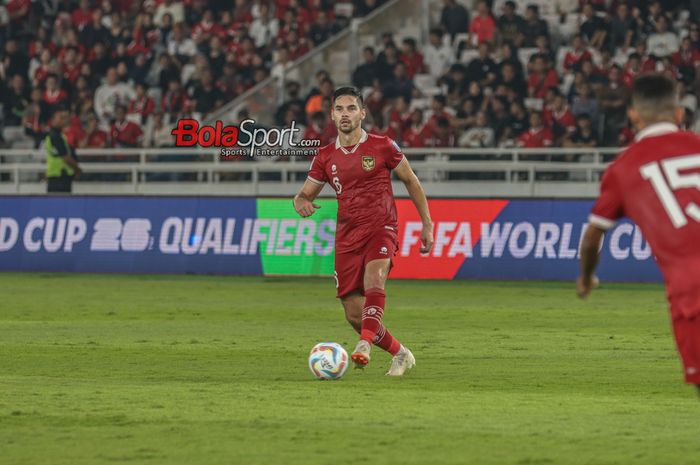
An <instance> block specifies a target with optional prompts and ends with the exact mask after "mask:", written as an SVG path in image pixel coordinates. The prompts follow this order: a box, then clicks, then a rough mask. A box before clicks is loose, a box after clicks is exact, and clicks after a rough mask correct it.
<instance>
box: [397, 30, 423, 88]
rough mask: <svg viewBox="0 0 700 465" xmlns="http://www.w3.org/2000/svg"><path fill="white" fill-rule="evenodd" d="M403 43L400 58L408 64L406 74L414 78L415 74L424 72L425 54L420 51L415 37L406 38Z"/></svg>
mask: <svg viewBox="0 0 700 465" xmlns="http://www.w3.org/2000/svg"><path fill="white" fill-rule="evenodd" d="M401 45H402V53H401V56H400V57H399V60H401V61H402V62H403V63H404V64H405V65H406V74H408V76H409V77H410V78H411V79H413V76H415V75H416V74H417V73H422V72H423V70H424V68H425V66H424V65H423V55H421V53H420V52H418V49H417V48H416V40H415V39H412V38H408V39H404V40H403V42H402V43H401Z"/></svg>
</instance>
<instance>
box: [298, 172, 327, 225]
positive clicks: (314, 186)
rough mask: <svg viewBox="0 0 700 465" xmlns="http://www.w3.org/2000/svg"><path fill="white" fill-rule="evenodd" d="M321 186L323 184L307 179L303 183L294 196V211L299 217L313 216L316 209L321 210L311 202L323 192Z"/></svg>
mask: <svg viewBox="0 0 700 465" xmlns="http://www.w3.org/2000/svg"><path fill="white" fill-rule="evenodd" d="M323 186H324V184H320V183H317V182H314V181H311V180H309V179H307V180H306V181H305V182H304V185H303V186H302V187H301V190H300V191H299V193H298V194H297V195H295V196H294V210H296V212H297V213H298V214H299V215H300V216H302V217H304V218H306V217H307V216H311V215H313V214H314V212H315V211H316V209H318V208H321V206H320V205H316V204H315V203H313V202H314V200H315V199H316V197H318V194H320V193H321V191H322V190H323Z"/></svg>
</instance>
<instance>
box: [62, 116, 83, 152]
mask: <svg viewBox="0 0 700 465" xmlns="http://www.w3.org/2000/svg"><path fill="white" fill-rule="evenodd" d="M69 121H70V123H69V124H68V126H66V127H65V128H63V134H65V136H66V139H67V140H68V145H70V146H71V147H73V148H75V147H77V146H78V141H79V140H80V138H81V137H83V125H82V123H81V121H80V117H79V116H78V115H71V116H70V118H69Z"/></svg>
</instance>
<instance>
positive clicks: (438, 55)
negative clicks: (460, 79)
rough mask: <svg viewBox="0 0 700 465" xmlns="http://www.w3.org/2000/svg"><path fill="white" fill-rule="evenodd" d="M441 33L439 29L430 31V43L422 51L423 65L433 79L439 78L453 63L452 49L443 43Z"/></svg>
mask: <svg viewBox="0 0 700 465" xmlns="http://www.w3.org/2000/svg"><path fill="white" fill-rule="evenodd" d="M442 36H443V32H442V30H441V29H437V28H436V29H433V30H431V31H430V43H429V44H428V45H427V46H426V47H425V49H424V50H423V57H424V60H425V64H426V65H427V66H428V72H429V73H430V75H431V76H433V77H434V78H436V79H437V78H439V77H441V76H442V75H443V74H445V73H446V72H447V69H448V68H449V66H450V65H451V64H452V63H453V62H454V56H453V55H454V54H453V52H452V47H450V46H449V45H447V44H445V43H443V41H442Z"/></svg>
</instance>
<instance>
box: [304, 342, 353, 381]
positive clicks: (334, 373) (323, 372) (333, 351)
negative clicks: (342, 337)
mask: <svg viewBox="0 0 700 465" xmlns="http://www.w3.org/2000/svg"><path fill="white" fill-rule="evenodd" d="M309 369H311V373H313V374H314V376H315V377H316V378H318V379H340V378H342V377H343V375H344V374H345V370H347V369H348V353H347V352H346V351H345V349H343V346H341V345H340V344H338V343H335V342H319V343H318V344H316V345H315V346H314V348H313V349H311V353H310V354H309Z"/></svg>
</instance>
